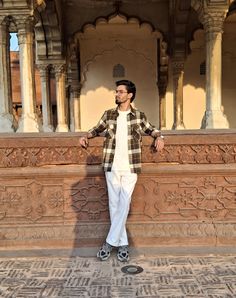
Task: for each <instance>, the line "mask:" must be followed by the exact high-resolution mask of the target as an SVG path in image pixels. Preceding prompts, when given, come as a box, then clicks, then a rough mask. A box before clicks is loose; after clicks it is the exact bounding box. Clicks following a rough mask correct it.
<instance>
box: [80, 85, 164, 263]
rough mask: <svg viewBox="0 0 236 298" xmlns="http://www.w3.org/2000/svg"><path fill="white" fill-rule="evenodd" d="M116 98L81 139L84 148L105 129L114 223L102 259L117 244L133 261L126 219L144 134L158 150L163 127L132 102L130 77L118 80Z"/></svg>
mask: <svg viewBox="0 0 236 298" xmlns="http://www.w3.org/2000/svg"><path fill="white" fill-rule="evenodd" d="M115 94H116V95H115V99H116V104H117V108H115V109H111V110H107V111H105V112H104V114H103V116H102V118H101V119H100V121H99V122H98V124H97V125H96V126H95V127H93V128H92V129H90V130H89V131H88V133H87V136H85V137H81V138H80V144H81V146H83V147H85V148H86V147H87V146H88V139H90V138H93V137H96V136H98V135H99V134H100V133H101V132H103V131H105V140H104V148H103V169H104V171H105V176H106V182H107V189H108V197H109V212H110V219H111V226H110V230H109V233H108V235H107V238H106V242H105V243H104V244H103V246H102V247H101V248H100V250H99V251H98V253H97V257H98V258H100V259H101V260H102V261H104V260H107V259H108V258H109V257H110V253H111V251H112V248H113V247H116V248H118V253H117V258H118V260H119V261H121V262H124V261H128V260H129V248H128V238H127V233H126V227H125V225H126V220H127V217H128V213H129V207H130V201H131V195H132V192H133V190H134V187H135V184H136V181H137V174H138V173H140V171H141V134H142V133H146V134H148V135H150V136H152V137H153V138H154V139H155V143H154V146H155V148H156V150H157V151H160V150H162V149H163V147H164V140H163V137H162V136H161V133H160V131H159V130H157V129H156V128H155V127H154V126H152V125H151V124H150V123H149V122H148V120H147V118H146V116H145V114H144V113H143V112H140V111H138V110H136V109H134V108H133V107H132V105H131V103H132V101H133V100H134V98H135V94H136V87H135V85H134V83H132V82H131V81H128V80H121V81H118V82H116V91H115Z"/></svg>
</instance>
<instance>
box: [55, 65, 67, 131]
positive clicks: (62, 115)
mask: <svg viewBox="0 0 236 298" xmlns="http://www.w3.org/2000/svg"><path fill="white" fill-rule="evenodd" d="M54 69H55V77H56V94H57V128H56V131H57V132H67V131H69V128H68V124H67V115H66V110H67V109H66V104H67V103H66V82H65V65H64V64H60V65H54Z"/></svg>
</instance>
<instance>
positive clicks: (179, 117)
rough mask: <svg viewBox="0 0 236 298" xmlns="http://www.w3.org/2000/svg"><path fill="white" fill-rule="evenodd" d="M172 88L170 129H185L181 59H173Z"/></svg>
mask: <svg viewBox="0 0 236 298" xmlns="http://www.w3.org/2000/svg"><path fill="white" fill-rule="evenodd" d="M172 69H173V80H174V84H173V88H174V123H173V127H172V129H185V125H184V122H183V79H184V62H183V60H178V59H173V61H172Z"/></svg>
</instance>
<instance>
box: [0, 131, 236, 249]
mask: <svg viewBox="0 0 236 298" xmlns="http://www.w3.org/2000/svg"><path fill="white" fill-rule="evenodd" d="M164 134H165V136H166V138H165V142H166V146H165V148H164V150H163V151H162V152H161V153H159V154H158V153H156V152H155V151H154V149H153V147H152V139H151V138H150V137H143V155H142V162H143V171H142V174H140V176H139V178H138V182H137V185H136V188H135V191H134V194H133V198H132V204H131V210H130V215H129V218H128V225H127V228H128V233H129V238H130V242H131V244H132V245H133V246H152V247H155V246H176V245H178V246H198V245H201V246H203V245H207V246H221V245H235V243H236V240H235V239H236V237H235V236H236V196H235V194H236V134H235V131H233V130H207V131H203V130H197V131H179V132H166V133H164ZM80 135H81V134H80V133H54V134H46V133H45V134H41V133H37V134H33V133H32V134H30V133H29V134H20V133H19V134H1V135H0V144H1V145H0V182H1V183H0V240H1V241H0V249H13V248H14V249H16V248H30V249H32V248H55V247H57V248H61V247H67V248H72V247H87V246H98V245H100V244H101V243H102V241H103V240H104V237H105V235H106V232H107V230H108V227H109V214H108V205H107V203H108V202H107V190H106V183H105V179H104V175H103V171H102V169H101V158H102V143H103V138H102V137H99V138H96V139H92V140H90V146H89V148H88V149H87V150H85V149H82V148H81V147H80V146H79V136H80Z"/></svg>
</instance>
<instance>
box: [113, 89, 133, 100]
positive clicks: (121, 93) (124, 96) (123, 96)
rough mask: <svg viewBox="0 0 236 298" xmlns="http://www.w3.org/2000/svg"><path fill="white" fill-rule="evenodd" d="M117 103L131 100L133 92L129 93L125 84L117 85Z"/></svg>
mask: <svg viewBox="0 0 236 298" xmlns="http://www.w3.org/2000/svg"><path fill="white" fill-rule="evenodd" d="M115 95H116V97H115V98H116V104H118V105H119V104H121V103H125V102H127V101H130V100H131V97H132V93H128V92H127V89H126V86H125V85H119V86H117V87H116V91H115Z"/></svg>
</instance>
